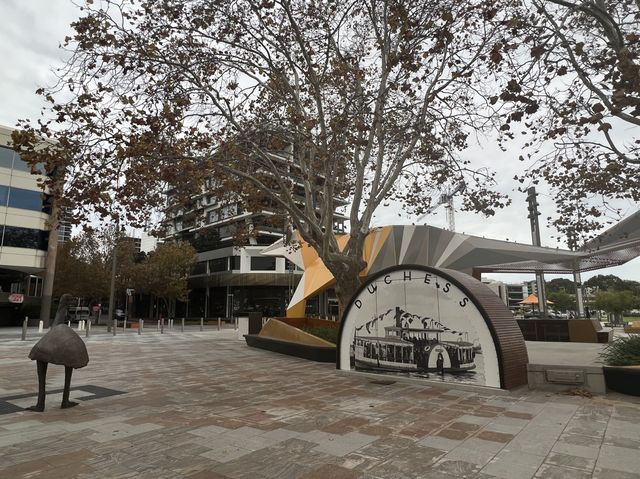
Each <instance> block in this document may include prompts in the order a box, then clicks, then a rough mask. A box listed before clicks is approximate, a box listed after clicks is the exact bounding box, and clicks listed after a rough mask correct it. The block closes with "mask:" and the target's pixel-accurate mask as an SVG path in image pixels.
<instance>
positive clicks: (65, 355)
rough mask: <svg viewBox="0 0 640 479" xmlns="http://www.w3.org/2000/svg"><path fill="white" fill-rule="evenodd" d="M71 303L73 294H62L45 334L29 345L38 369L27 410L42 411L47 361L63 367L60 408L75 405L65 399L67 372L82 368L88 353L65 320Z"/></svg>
mask: <svg viewBox="0 0 640 479" xmlns="http://www.w3.org/2000/svg"><path fill="white" fill-rule="evenodd" d="M73 302H74V300H73V297H72V296H71V295H70V294H63V295H62V297H61V298H60V304H59V305H58V310H57V312H56V317H55V319H54V320H53V324H52V325H51V327H50V328H49V331H48V332H47V334H45V335H44V336H42V338H40V341H38V342H37V343H36V344H35V346H33V349H31V352H30V353H29V359H31V360H33V361H36V364H37V368H38V403H37V404H36V405H35V406H31V407H28V408H27V409H28V410H30V411H38V412H42V411H44V400H45V395H46V392H45V383H46V379H47V366H48V365H49V363H51V364H59V365H62V366H64V390H63V393H62V404H61V406H60V407H61V408H62V409H66V408H70V407H73V406H76V405H77V404H78V403H77V402H73V401H69V387H70V386H71V374H72V373H73V370H74V369H79V368H83V367H85V366H86V365H87V364H88V363H89V354H88V353H87V347H86V346H85V344H84V342H83V341H82V339H80V336H78V334H77V333H76V332H75V331H73V329H71V328H70V327H69V326H67V324H66V323H65V320H66V318H67V315H68V310H69V306H71V305H72V304H73Z"/></svg>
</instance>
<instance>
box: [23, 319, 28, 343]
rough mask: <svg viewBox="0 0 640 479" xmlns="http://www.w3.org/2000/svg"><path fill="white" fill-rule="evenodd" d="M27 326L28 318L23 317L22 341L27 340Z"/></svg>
mask: <svg viewBox="0 0 640 479" xmlns="http://www.w3.org/2000/svg"><path fill="white" fill-rule="evenodd" d="M27 324H29V316H25V317H24V321H23V322H22V340H23V341H25V340H26V339H27Z"/></svg>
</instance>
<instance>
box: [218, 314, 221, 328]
mask: <svg viewBox="0 0 640 479" xmlns="http://www.w3.org/2000/svg"><path fill="white" fill-rule="evenodd" d="M220 321H221V320H220V316H218V331H220Z"/></svg>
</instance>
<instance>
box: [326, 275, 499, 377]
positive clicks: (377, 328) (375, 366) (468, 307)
mask: <svg viewBox="0 0 640 479" xmlns="http://www.w3.org/2000/svg"><path fill="white" fill-rule="evenodd" d="M434 271H437V270H432V271H424V270H422V269H417V268H416V269H412V268H410V267H407V268H400V269H398V268H396V269H395V270H394V271H389V272H386V273H385V272H383V274H381V275H374V276H373V277H369V279H368V280H367V282H366V283H365V284H364V285H363V287H362V288H361V289H360V291H359V293H358V294H356V296H355V297H354V299H353V300H352V301H351V303H350V306H349V308H348V310H347V312H346V314H345V317H344V319H343V326H342V333H341V336H340V345H339V348H340V352H339V364H338V367H339V368H340V369H352V370H356V371H366V372H375V373H380V374H386V375H402V376H409V377H418V378H428V379H430V380H434V379H436V380H441V381H444V382H461V383H470V384H478V385H485V386H493V387H500V373H499V367H498V359H497V354H496V348H495V345H494V342H493V338H492V336H491V332H490V331H489V328H488V326H487V324H486V322H485V318H484V317H483V315H482V313H481V311H480V310H479V309H478V307H477V306H476V304H475V302H474V300H473V298H471V297H470V296H469V295H468V294H467V293H465V291H463V290H462V289H461V288H460V287H459V286H457V285H456V284H455V281H453V280H452V279H451V278H449V279H448V278H447V277H446V275H439V274H436V273H435V272H434Z"/></svg>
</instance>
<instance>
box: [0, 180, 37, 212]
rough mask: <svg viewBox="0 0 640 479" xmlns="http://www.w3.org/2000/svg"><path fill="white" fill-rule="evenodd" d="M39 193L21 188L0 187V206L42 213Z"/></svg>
mask: <svg viewBox="0 0 640 479" xmlns="http://www.w3.org/2000/svg"><path fill="white" fill-rule="evenodd" d="M43 196H44V195H43V194H42V193H41V192H40V191H33V190H25V189H23V188H11V187H9V186H6V185H0V206H9V207H10V208H20V209H23V210H31V211H42V209H43V203H42V197H43Z"/></svg>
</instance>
